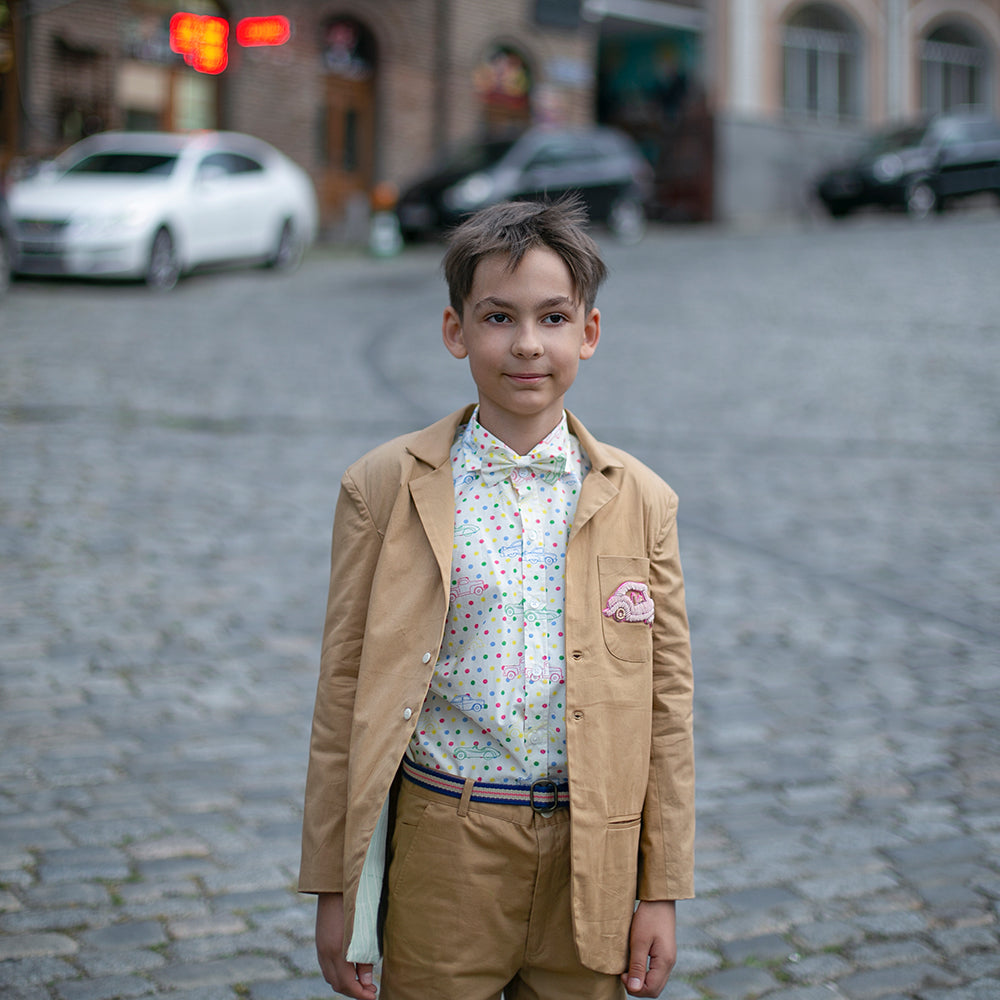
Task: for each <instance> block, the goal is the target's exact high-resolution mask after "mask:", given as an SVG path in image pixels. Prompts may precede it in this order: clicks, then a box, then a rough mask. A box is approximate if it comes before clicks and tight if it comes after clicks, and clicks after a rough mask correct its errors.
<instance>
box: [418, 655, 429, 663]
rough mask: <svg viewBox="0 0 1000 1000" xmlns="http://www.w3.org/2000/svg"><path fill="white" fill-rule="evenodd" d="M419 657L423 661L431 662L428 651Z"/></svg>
mask: <svg viewBox="0 0 1000 1000" xmlns="http://www.w3.org/2000/svg"><path fill="white" fill-rule="evenodd" d="M420 659H421V660H422V661H423V662H424V663H430V662H431V654H430V653H424V655H423V656H422V657H420Z"/></svg>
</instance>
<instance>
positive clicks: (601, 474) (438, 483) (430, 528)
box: [407, 404, 622, 584]
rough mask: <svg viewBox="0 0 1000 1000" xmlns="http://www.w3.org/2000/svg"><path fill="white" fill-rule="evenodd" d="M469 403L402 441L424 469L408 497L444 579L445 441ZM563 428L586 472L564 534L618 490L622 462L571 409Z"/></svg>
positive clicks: (448, 504)
mask: <svg viewBox="0 0 1000 1000" xmlns="http://www.w3.org/2000/svg"><path fill="white" fill-rule="evenodd" d="M474 409H475V406H474V405H471V404H470V405H469V406H466V407H464V408H463V409H461V410H456V411H455V412H454V413H452V414H449V415H448V416H447V417H444V418H443V419H442V420H439V421H437V423H434V424H431V425H430V427H425V428H424V429H423V430H422V431H417V433H416V434H415V435H413V437H412V438H411V439H410V441H409V443H408V445H407V451H408V452H409V453H410V454H411V455H412V456H413V457H414V458H415V459H416V460H417V461H418V462H420V463H422V464H423V465H425V466H426V467H427V468H426V471H425V472H424V473H423V474H418V475H416V476H415V477H414V478H413V479H411V480H410V495H411V496H412V497H413V500H414V503H415V504H416V507H417V510H418V512H419V515H420V520H421V521H422V522H423V525H424V531H425V532H426V533H427V537H428V539H429V540H430V543H431V546H432V548H433V549H434V553H435V555H436V556H437V561H438V564H439V567H440V569H441V576H442V578H443V579H444V580H445V582H446V584H447V581H448V579H449V577H450V574H451V549H452V544H453V531H454V523H453V513H452V511H453V506H454V492H453V491H454V486H453V483H452V476H451V461H450V459H451V446H452V444H454V441H455V435H456V434H457V433H458V428H459V427H460V426H461V425H462V424H464V423H468V421H469V418H470V417H471V416H472V412H473V410H474ZM566 417H567V423H568V425H569V431H570V433H571V434H573V435H575V436H576V438H577V440H578V441H579V442H580V445H581V446H582V447H583V450H584V451H585V452H586V454H587V457H588V458H589V459H590V465H591V470H590V474H589V475H588V476H587V477H586V479H584V481H583V487H582V488H581V490H580V500H579V503H578V504H577V508H576V516H575V517H574V518H573V527H572V529H571V531H570V537H571V538H572V537H573V536H574V535H576V534H578V533H579V531H580V529H581V528H582V527H583V526H584V525H585V524H586V523H587V522H588V521H589V520H590V519H591V518H592V517H593V516H594V515H595V514H596V513H597V512H598V511H599V510H600V509H601V508H602V507H604V506H605V504H607V503H608V502H609V501H610V500H612V499H613V498H614V497H615V496H616V495H617V494H618V486H617V485H616V483H617V482H620V476H619V474H618V473H619V471H620V470H621V469H622V462H621V459H620V458H619V457H618V455H617V454H616V453H615V451H614V450H613V449H611V448H609V447H608V446H607V445H604V444H602V443H601V442H600V441H598V440H597V438H595V437H594V436H593V435H592V434H591V433H590V432H589V431H588V430H587V428H586V427H584V426H583V424H582V423H580V421H579V420H577V419H576V417H574V416H573V414H572V413H570V412H569V411H567V413H566Z"/></svg>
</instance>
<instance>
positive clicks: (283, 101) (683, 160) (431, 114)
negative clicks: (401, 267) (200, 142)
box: [0, 0, 1000, 237]
mask: <svg viewBox="0 0 1000 1000" xmlns="http://www.w3.org/2000/svg"><path fill="white" fill-rule="evenodd" d="M182 13H183V14H186V15H188V16H192V15H193V16H194V18H195V22H196V23H195V22H190V21H189V22H187V23H183V22H182V23H178V22H177V21H176V20H175V18H176V17H177V15H179V14H182ZM275 15H277V16H275ZM172 25H173V32H172V29H171V26H172ZM998 95H1000V0H961V2H959V0H852V2H847V0H820V2H817V0H806V2H787V3H786V2H778V3H763V2H759V0H735V2H733V3H712V2H707V0H670V2H664V0H506V2H504V3H494V4H488V5H487V4H483V3H480V2H477V0H379V2H373V0H329V2H322V3H315V2H308V3H306V2H294V0H290V2H284V3H281V4H277V5H275V4H265V3H262V2H260V0H233V2H230V3H223V2H215V0H192V2H189V3H185V4H181V3H179V0H8V2H4V3H0V169H2V170H3V171H4V173H5V174H6V175H7V176H8V179H10V178H12V177H13V178H16V177H18V176H21V175H23V174H24V173H26V172H30V171H31V170H32V169H33V164H36V163H37V162H39V161H42V160H45V159H47V158H49V157H52V156H53V155H55V154H57V153H59V152H60V151H62V150H63V149H65V148H66V147H67V146H69V145H70V144H72V143H73V142H75V141H77V140H79V139H81V138H84V137H85V136H87V135H89V134H91V133H94V132H97V131H101V130H106V129H129V130H139V129H142V130H181V131H187V130H192V129H227V130H232V131H236V132H245V133H250V134H252V135H254V136H256V137H258V138H260V139H263V140H265V141H267V142H269V143H271V144H273V145H274V146H275V147H277V148H278V149H279V150H280V151H281V152H282V153H284V154H285V155H287V156H288V157H290V158H291V159H292V160H294V161H295V162H296V163H298V164H299V165H300V166H301V167H303V168H304V169H305V170H306V171H307V172H308V174H309V175H310V176H311V178H312V180H313V182H314V185H315V188H316V191H317V195H318V202H319V211H320V221H321V229H322V232H323V233H324V234H325V235H327V236H332V237H344V236H351V235H352V234H353V235H356V236H360V235H362V234H366V233H367V227H368V215H369V212H370V210H371V205H372V197H373V195H376V194H378V193H379V192H381V194H382V195H384V194H385V192H386V191H387V190H389V191H392V190H393V189H403V188H405V186H406V185H408V184H409V183H411V181H413V180H414V178H415V177H417V176H418V175H420V174H421V173H423V172H425V171H428V170H430V169H431V168H432V167H434V166H435V165H437V164H438V162H439V160H440V159H441V157H442V156H443V155H444V154H445V152H446V151H451V150H453V149H455V148H456V147H458V146H462V145H463V144H467V143H468V142H469V141H470V140H477V141H483V140H485V139H487V138H489V137H491V136H496V135H498V134H503V135H507V134H509V133H510V132H511V131H514V132H518V131H521V130H523V129H525V128H527V127H528V126H531V125H539V124H542V125H549V126H553V125H565V126H589V125H594V124H599V125H611V126H616V127H618V128H619V129H621V130H623V131H625V132H626V133H628V134H629V135H630V136H631V137H632V138H633V139H634V140H635V142H636V144H637V145H638V146H639V148H640V149H641V150H642V152H643V154H644V155H645V158H646V159H647V161H648V163H649V166H650V169H651V172H652V189H651V191H650V192H649V197H648V199H647V204H646V208H647V212H648V214H649V215H651V216H653V217H658V218H663V219H669V220H685V221H690V220H717V221H739V220H753V219H760V218H774V217H782V216H789V215H797V214H801V213H803V212H804V211H807V210H808V208H809V202H810V200H811V196H810V192H811V185H812V183H813V179H814V177H815V175H816V174H817V172H818V171H819V170H820V169H821V168H822V167H825V166H827V165H828V164H829V163H830V162H831V161H833V160H835V159H837V158H840V157H842V156H844V155H846V154H847V153H848V152H850V151H851V150H853V149H854V148H855V147H857V146H859V145H860V143H861V140H862V138H864V137H866V136H867V135H868V134H869V133H871V132H877V131H879V130H881V129H882V128H884V127H885V126H886V125H888V124H890V123H896V122H899V121H910V120H917V119H921V118H924V117H927V116H930V115H936V114H940V113H942V112H948V111H953V110H956V109H968V108H975V109H977V110H979V111H984V112H986V113H992V112H995V109H996V107H997V106H998V104H1000V100H998ZM386 185H389V187H388V188H387V187H386Z"/></svg>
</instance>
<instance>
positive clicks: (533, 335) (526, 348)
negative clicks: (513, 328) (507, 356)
mask: <svg viewBox="0 0 1000 1000" xmlns="http://www.w3.org/2000/svg"><path fill="white" fill-rule="evenodd" d="M514 353H515V354H516V355H517V356H518V357H519V358H537V357H538V356H539V355H540V354H541V353H542V339H541V337H539V335H538V331H537V330H536V329H535V327H534V325H533V324H530V323H528V324H525V325H523V326H521V327H519V328H518V334H517V337H516V338H515V340H514Z"/></svg>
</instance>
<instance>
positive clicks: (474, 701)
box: [449, 694, 486, 713]
mask: <svg viewBox="0 0 1000 1000" xmlns="http://www.w3.org/2000/svg"><path fill="white" fill-rule="evenodd" d="M449 701H450V703H451V704H452V705H454V706H455V708H457V709H458V710H459V711H460V712H466V713H468V712H482V711H485V709H486V702H485V701H483V700H482V699H481V698H477V697H476V696H475V695H471V694H460V695H459V696H458V697H457V698H451V699H449Z"/></svg>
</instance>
